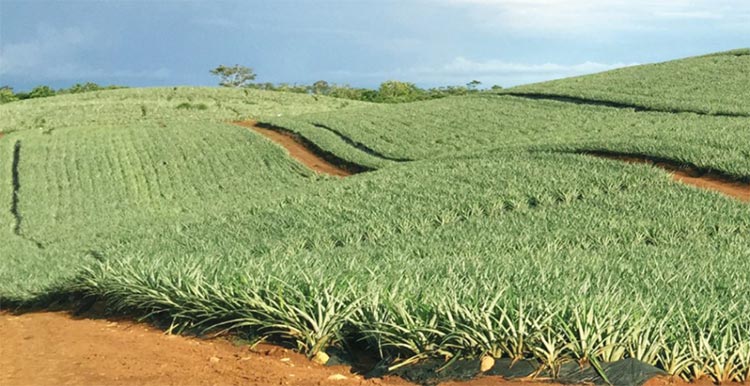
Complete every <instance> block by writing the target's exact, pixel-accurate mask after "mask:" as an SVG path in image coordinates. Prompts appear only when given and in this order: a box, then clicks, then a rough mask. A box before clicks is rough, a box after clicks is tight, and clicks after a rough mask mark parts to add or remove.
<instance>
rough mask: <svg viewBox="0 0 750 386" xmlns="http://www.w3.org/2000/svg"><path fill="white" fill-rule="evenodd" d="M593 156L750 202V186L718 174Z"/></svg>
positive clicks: (612, 156) (643, 160)
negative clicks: (651, 168) (649, 167)
mask: <svg viewBox="0 0 750 386" xmlns="http://www.w3.org/2000/svg"><path fill="white" fill-rule="evenodd" d="M591 155H594V156H597V157H602V158H607V159H614V160H619V161H623V162H627V163H633V164H648V165H652V166H655V167H658V168H660V169H663V170H666V171H668V172H669V173H670V174H672V177H673V178H674V179H675V180H676V181H679V182H682V183H684V184H688V185H692V186H696V187H698V188H701V189H708V190H714V191H717V192H720V193H723V194H725V195H727V196H730V197H734V198H736V199H738V200H740V201H745V202H750V184H748V183H743V182H737V181H733V180H731V179H729V178H726V177H724V176H721V175H718V174H712V173H700V172H698V171H695V170H692V169H690V168H685V167H680V166H679V165H676V164H674V163H670V162H661V161H653V160H650V159H648V158H646V157H637V156H632V155H617V154H606V153H591Z"/></svg>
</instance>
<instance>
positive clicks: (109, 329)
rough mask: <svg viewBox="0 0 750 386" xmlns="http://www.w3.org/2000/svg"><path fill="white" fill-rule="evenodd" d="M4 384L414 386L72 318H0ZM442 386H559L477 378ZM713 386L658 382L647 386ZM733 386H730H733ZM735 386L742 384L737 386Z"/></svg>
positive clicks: (138, 326) (291, 356) (277, 352)
mask: <svg viewBox="0 0 750 386" xmlns="http://www.w3.org/2000/svg"><path fill="white" fill-rule="evenodd" d="M0 369H1V370H2V371H0V385H3V386H14V385H179V386H183V385H258V386H260V385H264V386H265V385H298V386H308V385H310V386H312V385H315V386H317V385H341V386H352V385H361V386H409V385H413V384H411V383H409V382H407V381H405V380H403V379H400V378H396V377H386V378H378V379H364V378H363V377H362V376H361V375H358V374H355V373H354V372H353V370H352V369H351V368H349V367H347V366H331V367H326V366H322V365H319V364H316V363H314V362H312V361H309V360H308V359H307V358H306V357H305V356H304V355H301V354H298V353H295V352H293V351H291V350H289V349H286V348H282V347H279V346H274V345H270V344H259V345H256V346H255V347H250V346H248V345H237V344H234V343H232V342H231V341H230V340H229V339H228V338H226V337H223V338H214V339H200V338H195V337H187V336H180V335H168V334H165V333H164V332H163V331H160V330H158V329H156V328H154V327H151V326H149V325H146V324H143V323H136V322H133V321H130V320H128V319H122V318H120V319H112V318H110V319H95V318H81V317H74V316H72V315H71V314H70V313H68V312H62V311H57V312H32V313H25V314H10V313H7V312H0ZM441 385H443V386H502V385H507V386H542V385H544V386H559V385H556V384H554V383H545V382H539V381H534V380H526V381H506V380H503V379H502V378H500V377H478V378H476V379H474V380H472V381H469V382H446V383H442V384H441ZM689 385H693V386H710V385H712V383H711V382H710V381H709V380H707V379H703V380H700V381H698V382H696V383H687V382H684V381H682V380H679V379H673V378H655V379H652V380H650V381H649V382H647V383H646V386H689ZM730 385H731V384H730ZM735 385H738V384H735Z"/></svg>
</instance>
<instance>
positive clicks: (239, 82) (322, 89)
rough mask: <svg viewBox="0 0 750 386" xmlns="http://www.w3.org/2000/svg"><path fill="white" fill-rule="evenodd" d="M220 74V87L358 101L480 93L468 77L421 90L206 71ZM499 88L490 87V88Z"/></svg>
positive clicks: (243, 70) (230, 69)
mask: <svg viewBox="0 0 750 386" xmlns="http://www.w3.org/2000/svg"><path fill="white" fill-rule="evenodd" d="M210 72H211V74H213V75H216V76H218V77H220V80H219V85H220V86H223V87H244V88H253V89H258V90H270V91H284V92H293V93H300V94H312V95H325V96H330V97H334V98H345V99H353V100H358V101H367V102H379V103H403V102H413V101H420V100H427V99H436V98H443V97H446V96H451V95H466V94H471V93H477V92H481V91H482V90H480V89H479V86H481V84H482V82H480V81H478V80H472V81H471V82H469V83H467V84H466V85H465V86H446V87H436V88H428V89H423V88H419V87H417V86H416V85H415V84H414V83H409V82H401V81H397V80H389V81H385V82H383V83H381V84H380V87H378V88H377V89H374V90H373V89H368V88H356V87H351V86H349V85H337V84H332V83H328V82H326V81H325V80H319V81H317V82H315V83H313V84H312V85H298V84H288V83H279V84H273V83H252V81H253V80H255V78H256V74H255V72H254V71H253V69H252V68H249V67H245V66H240V65H238V64H236V65H234V66H224V65H221V66H218V67H216V68H214V69H213V70H211V71H210ZM499 89H502V87H500V86H492V87H491V88H490V90H491V91H495V90H499Z"/></svg>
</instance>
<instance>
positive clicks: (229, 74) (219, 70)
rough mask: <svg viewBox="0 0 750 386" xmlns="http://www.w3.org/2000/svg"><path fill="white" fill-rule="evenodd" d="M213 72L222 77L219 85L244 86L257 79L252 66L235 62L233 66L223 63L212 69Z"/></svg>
mask: <svg viewBox="0 0 750 386" xmlns="http://www.w3.org/2000/svg"><path fill="white" fill-rule="evenodd" d="M211 73H212V74H214V75H216V76H219V77H221V81H219V86H222V87H242V86H247V85H248V84H249V83H250V81H252V80H255V72H253V69H252V68H250V67H245V66H240V65H239V64H235V65H234V66H232V67H227V66H224V65H221V66H219V67H216V68H214V69H213V70H211Z"/></svg>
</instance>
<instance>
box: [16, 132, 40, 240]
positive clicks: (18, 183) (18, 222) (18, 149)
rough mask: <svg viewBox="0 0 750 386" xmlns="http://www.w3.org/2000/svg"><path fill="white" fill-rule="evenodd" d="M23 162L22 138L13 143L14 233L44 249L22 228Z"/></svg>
mask: <svg viewBox="0 0 750 386" xmlns="http://www.w3.org/2000/svg"><path fill="white" fill-rule="evenodd" d="M20 163H21V140H17V141H16V143H15V144H14V145H13V161H12V163H11V169H10V174H11V177H10V178H11V184H12V188H13V195H12V197H11V202H10V214H11V215H13V218H14V219H15V223H14V224H13V233H14V234H15V235H16V236H19V237H21V238H23V239H24V240H27V241H30V242H32V243H34V245H36V246H37V248H39V249H44V245H42V243H40V242H39V241H36V240H34V239H33V238H30V237H26V236H25V235H24V234H23V229H22V228H21V223H22V222H23V216H21V211H20V209H19V208H18V204H19V202H20V195H19V192H20V191H21V177H20V174H19V172H18V166H19V164H20Z"/></svg>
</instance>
